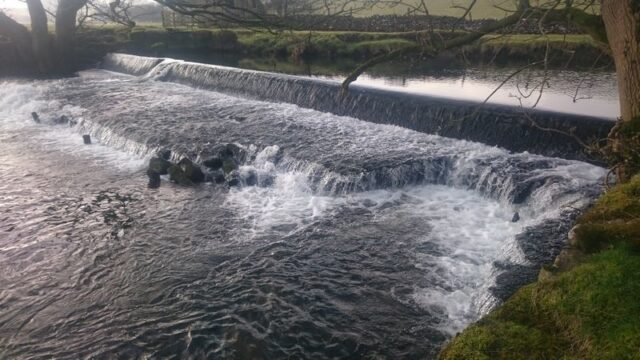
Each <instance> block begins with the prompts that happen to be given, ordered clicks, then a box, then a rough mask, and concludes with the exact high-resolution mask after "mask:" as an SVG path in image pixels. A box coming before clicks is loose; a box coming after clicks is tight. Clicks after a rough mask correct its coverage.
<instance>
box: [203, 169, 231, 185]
mask: <svg viewBox="0 0 640 360" xmlns="http://www.w3.org/2000/svg"><path fill="white" fill-rule="evenodd" d="M205 181H207V182H213V183H216V184H224V182H225V181H226V179H225V178H224V173H223V172H222V171H211V172H208V173H207V174H206V177H205Z"/></svg>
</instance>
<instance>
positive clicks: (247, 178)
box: [242, 169, 258, 186]
mask: <svg viewBox="0 0 640 360" xmlns="http://www.w3.org/2000/svg"><path fill="white" fill-rule="evenodd" d="M242 175H243V178H244V183H245V185H247V186H254V185H256V184H257V183H258V172H257V171H255V170H253V169H251V170H248V171H246V172H245V173H244V174H242Z"/></svg>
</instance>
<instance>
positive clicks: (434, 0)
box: [357, 0, 513, 19]
mask: <svg viewBox="0 0 640 360" xmlns="http://www.w3.org/2000/svg"><path fill="white" fill-rule="evenodd" d="M404 3H405V4H407V5H408V6H407V5H398V6H383V5H378V6H374V7H373V8H371V9H368V10H366V11H361V12H359V13H357V16H371V15H406V14H407V10H408V9H409V8H415V7H419V6H420V4H421V1H420V0H407V1H405V2H404ZM425 3H426V5H427V9H428V10H429V13H430V14H432V15H444V16H462V14H464V10H463V9H460V8H459V7H456V6H461V5H462V6H468V4H469V3H470V1H469V0H428V1H425ZM496 4H499V5H501V7H503V8H506V9H512V8H513V6H511V3H509V2H508V1H504V0H478V1H477V3H476V5H475V6H474V8H473V10H472V11H471V16H472V17H473V18H474V19H498V18H502V17H504V16H505V14H506V12H505V11H504V10H501V9H499V8H497V7H496Z"/></svg>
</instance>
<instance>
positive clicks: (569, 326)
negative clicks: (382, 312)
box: [440, 175, 640, 360]
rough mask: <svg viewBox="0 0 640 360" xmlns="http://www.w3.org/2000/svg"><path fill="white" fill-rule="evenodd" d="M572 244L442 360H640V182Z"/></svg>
mask: <svg viewBox="0 0 640 360" xmlns="http://www.w3.org/2000/svg"><path fill="white" fill-rule="evenodd" d="M569 243H570V247H569V248H568V249H566V250H565V251H563V253H561V255H560V256H559V257H558V258H557V259H556V262H555V263H554V265H553V266H550V267H547V268H544V269H543V270H542V271H541V273H540V277H539V280H538V282H536V283H533V284H531V285H528V286H525V287H523V288H522V289H520V290H519V291H518V292H517V293H516V294H515V295H514V296H513V297H511V298H510V299H509V300H508V301H507V302H506V303H505V304H504V305H503V306H501V307H500V308H498V309H497V310H495V311H494V312H492V313H490V314H489V315H488V316H486V317H485V318H483V319H482V320H480V321H479V322H477V323H476V324H473V325H471V326H469V327H468V328H467V329H466V330H464V331H463V332H462V333H461V334H459V335H458V336H456V337H455V338H454V339H453V340H452V341H451V342H450V343H449V344H448V345H447V346H446V347H445V348H444V349H443V351H442V352H441V354H440V359H441V360H450V359H451V360H452V359H456V360H460V359H492V360H493V359H505V360H506V359H509V360H512V359H612V360H613V359H616V360H617V359H639V358H640V336H638V334H640V322H638V319H640V303H638V298H639V297H640V281H639V280H638V279H640V175H637V176H636V177H635V178H633V179H632V180H631V181H630V182H629V183H627V184H623V185H619V186H617V187H615V188H614V189H612V190H610V191H609V192H607V193H606V194H605V195H604V196H603V197H602V198H601V199H600V200H599V201H598V202H597V204H596V205H595V206H594V207H593V208H592V209H590V210H589V211H588V212H587V213H585V214H584V215H583V216H582V217H581V218H580V219H579V220H578V225H577V227H576V228H574V231H573V232H572V234H571V235H570V238H569Z"/></svg>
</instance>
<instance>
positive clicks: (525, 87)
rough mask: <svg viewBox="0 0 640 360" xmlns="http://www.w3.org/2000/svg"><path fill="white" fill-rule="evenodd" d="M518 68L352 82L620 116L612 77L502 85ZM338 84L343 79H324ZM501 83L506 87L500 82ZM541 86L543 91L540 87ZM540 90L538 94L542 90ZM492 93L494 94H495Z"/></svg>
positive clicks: (527, 77)
mask: <svg viewBox="0 0 640 360" xmlns="http://www.w3.org/2000/svg"><path fill="white" fill-rule="evenodd" d="M514 71H516V70H513V69H468V70H464V71H457V72H444V73H443V74H441V75H439V76H438V75H415V76H410V77H394V76H376V75H369V74H365V75H363V76H361V77H360V78H359V79H358V81H357V82H356V84H361V85H367V86H374V87H383V88H387V89H397V90H401V91H408V92H412V93H420V94H428V95H435V96H442V97H446V98H455V99H467V100H473V101H485V100H486V99H487V98H489V102H494V103H499V104H507V105H514V106H525V107H533V106H535V107H537V108H541V109H547V110H554V111H560V112H568V113H577V114H584V115H591V116H599V117H606V118H615V117H618V116H619V115H620V108H619V102H618V91H617V83H616V77H615V74H612V73H584V72H577V71H567V70H550V71H548V72H547V75H546V78H545V72H544V71H542V70H532V71H528V72H526V73H521V74H518V75H516V76H514V77H513V78H511V79H509V80H508V81H506V82H505V80H506V79H507V78H508V77H509V76H510V75H511V74H512V73H513V72H514ZM323 77H325V78H331V79H337V80H342V79H343V78H344V77H343V76H329V77H326V76H323ZM503 82H504V84H503ZM543 84H544V87H543ZM541 90H542V91H541ZM494 92H495V93H494Z"/></svg>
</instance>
